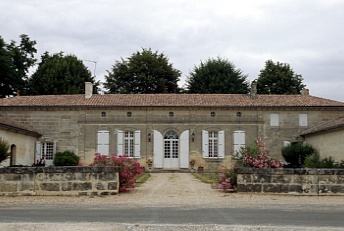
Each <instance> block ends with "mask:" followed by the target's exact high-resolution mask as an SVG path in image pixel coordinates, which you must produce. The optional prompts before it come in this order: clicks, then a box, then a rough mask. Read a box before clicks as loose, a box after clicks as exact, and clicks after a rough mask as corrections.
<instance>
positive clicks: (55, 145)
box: [53, 140, 57, 155]
mask: <svg viewBox="0 0 344 231" xmlns="http://www.w3.org/2000/svg"><path fill="white" fill-rule="evenodd" d="M56 149H57V140H54V146H53V154H54V155H55V154H56Z"/></svg>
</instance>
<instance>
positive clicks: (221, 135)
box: [219, 130, 225, 158]
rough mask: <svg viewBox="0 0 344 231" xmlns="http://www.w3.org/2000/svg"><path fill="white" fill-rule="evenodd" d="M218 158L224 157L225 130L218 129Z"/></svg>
mask: <svg viewBox="0 0 344 231" xmlns="http://www.w3.org/2000/svg"><path fill="white" fill-rule="evenodd" d="M219 158H225V131H224V130H222V131H219Z"/></svg>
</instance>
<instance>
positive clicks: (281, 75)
mask: <svg viewBox="0 0 344 231" xmlns="http://www.w3.org/2000/svg"><path fill="white" fill-rule="evenodd" d="M302 81H303V79H302V76H301V75H298V74H295V73H294V71H293V70H292V69H291V68H290V66H289V64H287V63H279V62H277V63H274V62H273V61H272V60H268V61H266V62H265V68H264V69H262V70H261V71H260V74H259V77H258V83H257V85H258V86H257V92H258V94H290V95H296V94H300V92H301V90H302V89H304V88H305V87H306V85H304V84H303V83H302Z"/></svg>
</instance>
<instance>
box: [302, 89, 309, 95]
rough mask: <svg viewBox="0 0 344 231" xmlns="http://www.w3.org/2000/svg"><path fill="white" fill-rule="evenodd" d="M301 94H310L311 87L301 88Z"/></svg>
mask: <svg viewBox="0 0 344 231" xmlns="http://www.w3.org/2000/svg"><path fill="white" fill-rule="evenodd" d="M301 95H309V89H305V88H304V89H302V90H301Z"/></svg>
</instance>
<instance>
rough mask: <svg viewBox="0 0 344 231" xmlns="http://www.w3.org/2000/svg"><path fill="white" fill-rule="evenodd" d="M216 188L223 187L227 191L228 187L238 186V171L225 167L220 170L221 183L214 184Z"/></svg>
mask: <svg viewBox="0 0 344 231" xmlns="http://www.w3.org/2000/svg"><path fill="white" fill-rule="evenodd" d="M213 187H214V188H218V189H222V190H223V191H224V192H226V191H227V190H228V189H234V190H235V189H236V188H237V175H236V172H235V171H234V170H233V169H231V170H228V169H227V168H223V169H222V170H221V172H220V177H219V183H216V184H213Z"/></svg>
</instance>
